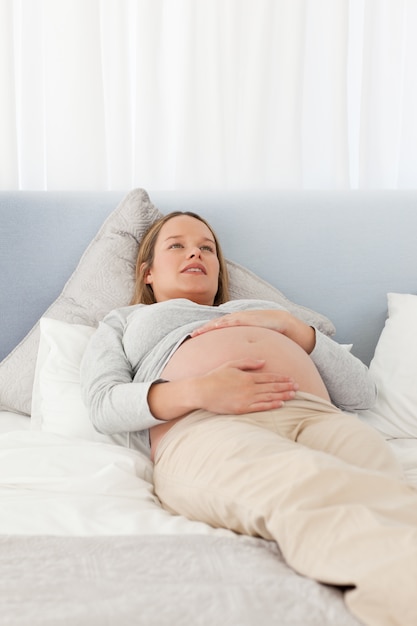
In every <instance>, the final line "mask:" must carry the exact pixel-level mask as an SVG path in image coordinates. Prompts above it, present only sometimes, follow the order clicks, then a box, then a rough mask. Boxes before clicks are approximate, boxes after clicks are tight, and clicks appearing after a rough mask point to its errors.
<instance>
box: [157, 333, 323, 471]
mask: <svg viewBox="0 0 417 626" xmlns="http://www.w3.org/2000/svg"><path fill="white" fill-rule="evenodd" d="M246 357H251V358H254V359H262V360H264V361H265V365H264V367H263V370H264V371H267V372H273V373H276V374H282V375H284V376H291V377H292V378H293V379H294V380H295V381H296V382H297V383H298V385H299V390H300V391H305V392H307V393H312V394H314V395H316V396H319V397H320V398H323V399H325V400H329V399H330V398H329V394H328V393H327V389H326V387H325V385H324V383H323V381H322V379H321V376H320V374H319V373H318V371H317V368H316V366H315V365H314V363H313V361H312V360H311V358H310V357H309V355H308V354H307V353H306V352H305V351H304V350H303V349H302V348H300V346H299V345H298V344H296V343H295V342H294V341H291V340H290V339H288V337H285V336H284V335H282V334H280V333H277V332H275V331H272V330H268V329H266V328H257V327H255V326H234V327H233V328H221V329H216V330H213V331H210V332H207V333H205V334H203V335H198V336H197V337H194V338H192V339H187V340H186V341H184V343H182V344H181V345H180V347H179V348H178V349H177V350H176V352H175V353H174V354H173V355H172V357H171V358H170V360H169V362H168V363H167V365H166V366H165V367H164V369H163V371H162V373H161V377H162V378H165V379H166V380H179V379H181V378H189V377H193V376H201V375H203V374H206V373H207V372H209V371H210V370H212V369H214V368H216V367H219V366H220V365H222V364H224V363H227V362H228V361H235V360H236V359H242V358H246ZM179 419H182V418H177V419H174V420H170V421H168V422H165V423H164V424H160V425H158V426H154V427H153V428H151V430H150V438H151V459H152V460H153V459H154V456H155V452H156V449H157V447H158V444H159V442H160V441H161V439H162V437H163V436H164V435H165V434H166V433H167V432H168V430H169V429H170V428H172V426H173V425H174V424H175V423H176V422H177V421H178V420H179Z"/></svg>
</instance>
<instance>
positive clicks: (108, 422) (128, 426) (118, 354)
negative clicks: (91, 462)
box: [80, 309, 161, 434]
mask: <svg viewBox="0 0 417 626" xmlns="http://www.w3.org/2000/svg"><path fill="white" fill-rule="evenodd" d="M123 311H124V310H123V309H119V310H116V311H113V312H112V313H110V314H109V315H108V316H106V318H105V319H104V320H103V322H101V323H100V325H99V327H98V329H97V330H96V332H95V333H94V335H93V336H92V337H91V339H90V341H89V344H88V346H87V349H86V351H85V354H84V357H83V360H82V363H81V371H80V375H81V388H82V392H83V397H84V401H85V403H86V405H87V407H88V409H89V414H90V419H91V421H92V423H93V425H94V427H95V428H96V429H97V430H98V431H99V432H101V433H105V434H114V433H119V432H135V431H140V430H145V429H147V428H150V427H152V426H156V425H157V424H160V423H161V422H160V421H159V420H157V419H155V417H154V416H153V415H152V414H151V412H150V410H149V406H148V401H147V396H148V391H149V388H150V386H151V385H152V384H154V383H155V381H149V382H144V383H134V384H133V383H132V380H133V372H132V368H131V365H130V363H129V361H128V359H127V358H126V355H125V352H124V349H123V345H122V337H123V331H124V327H125V317H124V314H123Z"/></svg>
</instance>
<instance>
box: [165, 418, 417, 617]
mask: <svg viewBox="0 0 417 626" xmlns="http://www.w3.org/2000/svg"><path fill="white" fill-rule="evenodd" d="M281 411H282V409H279V411H274V412H265V413H261V414H252V415H249V416H245V417H239V418H237V417H234V416H225V417H221V416H214V415H212V414H209V413H205V412H202V411H199V412H196V413H195V414H192V415H191V416H189V417H187V418H185V419H184V420H182V421H180V422H179V423H178V424H176V425H175V426H174V427H173V428H172V429H171V430H170V431H169V432H168V434H167V435H166V436H165V437H164V439H163V440H162V441H161V443H160V445H159V447H158V450H157V454H156V460H155V470H154V481H155V490H156V493H157V495H158V496H159V498H160V499H161V502H162V503H163V505H164V506H165V507H166V508H167V509H169V510H171V511H173V512H176V513H180V514H183V515H185V516H186V517H189V518H190V519H196V520H201V521H205V522H207V523H209V524H211V525H213V526H216V527H219V526H220V527H225V528H229V529H232V530H234V531H236V532H238V533H243V534H248V535H255V536H261V537H264V538H266V539H274V540H275V541H277V543H278V545H279V546H280V548H281V550H282V552H283V555H284V557H285V558H286V560H287V562H288V563H289V565H291V566H292V567H293V568H294V569H295V570H296V571H298V572H300V573H301V574H304V575H306V576H309V577H311V578H314V579H316V580H318V581H321V582H326V583H330V584H336V585H347V586H349V585H353V586H354V587H355V589H354V590H353V591H350V592H348V593H347V595H346V601H347V603H348V605H349V606H350V608H351V610H352V612H353V613H354V614H355V615H356V616H357V617H359V619H361V620H363V621H364V623H366V624H368V625H370V626H371V625H372V626H394V625H401V626H415V624H416V623H417V603H415V581H416V580H417V493H416V492H415V491H414V490H412V489H411V488H410V487H408V486H406V485H405V484H404V483H403V482H402V481H400V480H398V479H396V478H394V477H391V476H387V475H384V474H383V473H382V472H380V471H375V470H366V469H362V468H359V467H355V466H352V465H350V464H348V463H346V462H344V461H341V460H339V459H337V458H335V457H333V456H331V455H329V454H326V453H323V452H320V451H316V450H311V449H309V448H307V447H305V446H304V445H299V444H297V443H294V442H292V441H289V440H288V439H285V438H283V437H282V436H280V435H278V434H276V433H274V432H271V428H272V429H274V427H272V422H273V419H277V418H276V416H275V417H274V416H273V414H274V413H279V412H281ZM283 417H284V414H283V413H281V417H280V419H282V418H283Z"/></svg>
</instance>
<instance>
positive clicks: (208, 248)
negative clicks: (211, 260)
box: [200, 246, 214, 252]
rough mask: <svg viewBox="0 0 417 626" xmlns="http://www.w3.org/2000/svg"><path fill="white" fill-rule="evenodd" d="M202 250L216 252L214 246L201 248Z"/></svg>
mask: <svg viewBox="0 0 417 626" xmlns="http://www.w3.org/2000/svg"><path fill="white" fill-rule="evenodd" d="M200 250H206V251H207V252H214V248H213V247H212V246H201V247H200Z"/></svg>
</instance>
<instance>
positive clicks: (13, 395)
mask: <svg viewBox="0 0 417 626" xmlns="http://www.w3.org/2000/svg"><path fill="white" fill-rule="evenodd" d="M161 216H162V213H161V212H160V211H159V210H158V209H157V208H156V207H155V206H154V205H153V204H152V202H151V201H150V199H149V196H148V194H147V193H146V191H144V190H143V189H134V190H133V191H131V192H130V193H129V194H127V196H126V197H125V198H124V199H123V200H122V201H121V203H120V204H119V205H118V207H117V208H116V209H115V210H114V211H113V212H112V213H111V215H110V216H109V217H108V218H107V219H106V220H105V222H104V224H103V226H102V227H101V228H100V230H99V232H98V233H97V235H96V237H94V239H93V240H92V242H91V243H90V244H89V246H88V247H87V249H86V251H85V252H84V254H83V256H82V257H81V260H80V262H79V264H78V266H77V268H76V269H75V271H74V273H73V274H72V276H71V277H70V279H69V280H68V282H67V283H66V285H65V286H64V288H63V290H62V292H61V294H60V295H59V296H58V298H57V299H56V300H55V301H54V302H53V303H52V304H51V306H50V307H49V308H48V310H47V311H46V312H45V314H44V317H50V318H53V319H57V320H62V321H64V322H69V323H73V324H86V325H88V326H96V325H97V323H98V322H99V320H100V319H102V318H103V317H104V315H106V313H108V312H109V311H111V310H112V309H114V308H117V307H121V306H125V305H127V304H128V303H129V301H130V299H131V297H132V293H133V286H134V280H135V265H136V257H137V253H138V247H139V242H140V240H141V238H142V235H143V233H144V232H145V231H146V229H147V228H148V227H149V226H150V224H151V223H152V222H154V221H155V220H156V219H158V218H159V217H161ZM220 239H221V236H220ZM227 264H228V269H229V272H230V292H231V297H232V298H233V299H239V298H258V299H262V300H272V301H274V302H277V303H278V304H281V305H282V306H284V307H286V308H287V309H288V310H289V311H290V312H291V313H293V314H294V315H295V316H297V317H299V318H300V319H302V320H303V321H305V322H306V323H308V324H311V325H313V326H316V328H318V329H319V330H321V331H322V332H324V333H325V334H327V335H331V334H333V333H334V327H333V325H332V323H331V322H330V321H329V320H328V319H327V318H326V317H324V316H323V315H320V314H319V313H316V312H314V311H312V310H310V309H307V308H305V307H302V306H299V305H297V304H294V303H293V302H291V301H290V300H288V299H287V298H286V297H285V296H284V294H282V293H281V292H280V291H279V290H278V289H275V288H274V287H272V285H270V284H269V283H267V282H265V281H264V280H262V279H261V278H259V277H258V276H256V275H255V274H253V273H252V272H250V271H249V270H247V269H246V268H244V267H242V266H240V265H238V264H237V263H233V262H231V261H228V262H227ZM38 345H39V324H38V323H37V324H35V326H34V327H33V328H32V330H31V331H30V332H29V333H28V334H27V335H26V337H25V338H24V339H23V340H22V341H21V342H20V343H19V345H18V346H17V347H16V348H15V349H14V350H13V351H12V352H11V353H10V354H9V355H8V356H7V357H6V358H5V359H4V360H3V361H2V363H1V365H0V408H1V409H5V410H10V411H15V412H18V413H25V414H27V415H30V410H31V401H32V386H33V379H34V374H35V366H36V356H37V351H38Z"/></svg>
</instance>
